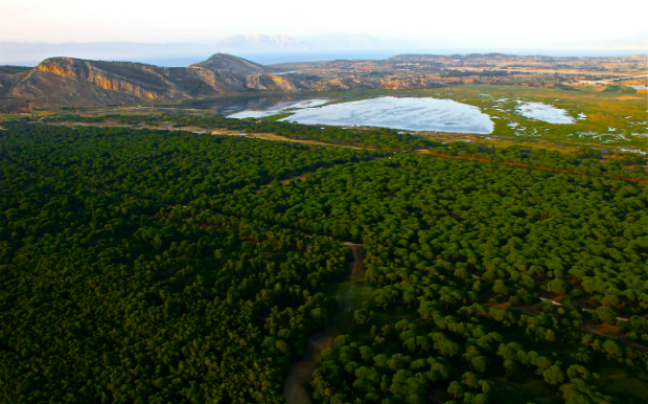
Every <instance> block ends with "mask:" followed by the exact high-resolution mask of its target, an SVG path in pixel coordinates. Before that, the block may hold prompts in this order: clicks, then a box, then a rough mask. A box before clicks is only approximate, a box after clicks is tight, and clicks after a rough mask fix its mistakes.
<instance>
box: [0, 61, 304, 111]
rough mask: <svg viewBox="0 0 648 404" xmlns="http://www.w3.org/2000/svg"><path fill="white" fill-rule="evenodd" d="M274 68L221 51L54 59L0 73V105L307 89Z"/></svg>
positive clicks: (166, 98) (83, 103)
mask: <svg viewBox="0 0 648 404" xmlns="http://www.w3.org/2000/svg"><path fill="white" fill-rule="evenodd" d="M273 70H274V69H272V68H269V67H266V66H262V65H258V64H256V63H252V62H250V61H247V60H244V59H240V58H237V57H235V56H232V55H225V54H216V55H214V56H212V57H210V58H209V59H208V60H207V61H205V62H202V63H198V64H195V65H192V66H189V67H186V68H185V67H172V68H169V67H158V66H153V65H146V64H141V63H129V62H103V61H90V60H83V59H73V58H66V57H57V58H50V59H46V60H44V61H43V62H41V63H40V64H39V65H38V66H36V67H35V68H33V69H29V68H13V69H12V68H9V67H7V68H6V69H3V70H2V71H0V98H1V99H0V105H1V106H2V107H3V108H4V109H7V108H11V107H16V106H30V107H33V108H56V107H96V106H106V105H126V104H136V103H139V102H147V101H148V102H150V101H178V100H184V99H193V98H205V97H213V96H218V95H224V94H233V93H237V92H241V91H244V90H248V89H257V90H273V91H295V90H298V89H300V88H304V87H305V85H304V84H303V83H301V82H299V80H297V79H295V78H293V79H290V78H286V77H283V76H275V75H272V74H267V73H270V72H271V71H273Z"/></svg>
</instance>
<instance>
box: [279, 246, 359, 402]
mask: <svg viewBox="0 0 648 404" xmlns="http://www.w3.org/2000/svg"><path fill="white" fill-rule="evenodd" d="M344 244H345V245H346V246H347V247H349V248H350V249H351V251H352V252H353V260H352V261H351V262H350V264H349V279H350V280H351V281H350V282H349V281H347V282H343V283H340V284H339V285H338V286H337V288H336V290H335V293H334V297H335V299H336V300H337V302H338V310H337V311H336V313H335V314H334V315H333V317H332V318H331V322H330V324H329V325H328V326H326V328H324V329H323V330H321V331H319V332H317V333H315V334H313V335H311V336H310V337H309V338H308V347H307V348H306V353H305V354H304V356H302V357H301V358H299V360H297V361H296V362H293V364H292V365H291V367H290V369H289V370H288V374H287V375H286V381H285V383H284V389H283V392H282V393H281V395H282V396H283V397H284V398H285V399H286V402H287V403H288V404H311V398H310V394H309V393H308V391H307V389H306V387H305V385H306V383H307V382H309V381H310V380H311V377H312V375H313V371H314V370H315V368H316V367H317V358H318V357H319V356H320V354H321V353H322V351H324V349H326V348H327V347H329V346H331V344H332V343H333V339H335V337H337V336H338V335H341V334H342V333H343V332H344V330H345V329H346V328H347V327H348V326H349V325H350V324H351V323H352V321H353V312H354V311H355V310H356V309H358V308H359V304H358V301H357V300H358V299H356V297H357V295H358V294H359V293H361V291H362V285H359V284H358V282H359V281H362V280H363V279H364V248H363V246H362V244H354V243H351V242H345V243H344Z"/></svg>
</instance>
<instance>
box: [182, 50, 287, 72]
mask: <svg viewBox="0 0 648 404" xmlns="http://www.w3.org/2000/svg"><path fill="white" fill-rule="evenodd" d="M191 66H194V67H204V68H205V69H209V70H212V71H215V72H229V73H240V74H261V73H272V72H276V71H277V70H276V69H274V68H272V67H268V66H263V65H260V64H257V63H254V62H250V61H249V60H245V59H243V58H239V57H236V56H232V55H229V54H225V53H217V54H215V55H212V56H211V57H210V58H209V59H207V60H205V61H204V62H200V63H194V64H193V65H191ZM191 66H190V67H191Z"/></svg>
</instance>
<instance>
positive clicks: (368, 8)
mask: <svg viewBox="0 0 648 404" xmlns="http://www.w3.org/2000/svg"><path fill="white" fill-rule="evenodd" d="M647 15H648V1H645V0H619V1H616V2H608V3H607V6H605V7H601V6H599V5H597V4H595V3H594V2H592V1H589V0H588V1H584V0H543V1H535V2H529V1H521V0H490V1H484V0H477V1H476V0H461V1H453V0H445V1H434V0H424V1H412V0H399V1H397V2H380V1H376V0H373V1H364V0H363V1H350V0H326V1H315V2H314V1H307V0H300V1H297V0H244V1H223V0H210V1H197V0H184V1H181V2H179V1H177V0H173V1H170V0H155V1H143V0H111V1H110V2H106V1H101V2H97V1H92V0H55V1H52V0H0V40H2V41H17V42H46V43H63V42H112V41H128V42H155V43H168V42H194V43H207V44H209V43H216V42H218V41H219V40H221V39H223V38H225V37H228V36H232V35H251V34H267V35H288V36H293V37H296V38H304V37H308V36H312V35H322V34H329V33H351V34H352V33H364V34H369V35H373V36H377V37H382V38H398V39H403V40H410V41H417V42H420V43H426V42H429V43H430V44H432V45H433V46H437V47H438V46H442V45H443V44H444V43H446V44H448V45H449V46H455V45H457V44H459V45H472V46H473V47H479V46H488V47H502V48H512V47H526V48H529V47H542V46H549V45H551V44H552V43H556V42H562V41H574V40H600V39H603V40H604V39H614V38H618V37H623V36H626V35H632V34H636V33H638V32H641V31H645V27H646V16H647Z"/></svg>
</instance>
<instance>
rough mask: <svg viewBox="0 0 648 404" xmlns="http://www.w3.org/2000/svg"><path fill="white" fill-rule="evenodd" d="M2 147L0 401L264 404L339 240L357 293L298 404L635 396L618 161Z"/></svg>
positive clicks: (169, 146) (338, 151)
mask: <svg viewBox="0 0 648 404" xmlns="http://www.w3.org/2000/svg"><path fill="white" fill-rule="evenodd" d="M187 119H189V118H187ZM214 119H220V118H214ZM238 122H243V123H242V125H248V126H250V125H275V126H272V131H274V132H276V133H280V134H283V135H285V136H288V135H290V136H289V137H299V136H304V137H308V136H310V137H312V138H318V139H330V141H331V142H333V141H342V140H345V139H336V138H335V136H337V135H335V133H337V132H335V130H334V129H330V133H329V132H328V131H329V129H325V130H324V131H322V130H321V129H315V128H301V130H300V126H298V125H292V126H291V125H290V124H283V123H282V124H279V123H263V122H261V123H254V122H248V121H238ZM184 124H187V123H183V125H184ZM194 124H195V123H194ZM5 128H6V129H7V130H4V131H0V168H1V169H0V192H1V194H2V198H0V212H1V214H0V373H1V375H0V401H2V402H25V403H41V402H50V403H96V402H101V403H205V402H213V403H241V404H244V403H252V402H256V403H282V402H284V399H283V398H282V397H281V389H282V385H283V382H284V377H285V374H286V372H287V370H288V368H289V366H290V363H291V361H293V360H296V359H297V358H299V357H300V356H301V355H302V354H303V352H304V349H305V346H306V340H307V336H308V335H310V334H311V333H313V332H315V331H316V330H318V329H321V328H322V327H323V326H324V325H325V324H326V323H327V322H328V321H329V319H330V318H331V314H332V313H333V312H334V311H336V310H340V308H339V307H337V306H336V302H335V299H334V298H333V297H332V294H331V293H329V291H330V290H331V285H333V284H335V283H337V282H340V281H342V280H344V279H345V277H346V276H348V263H349V261H350V254H351V253H350V251H349V249H348V248H347V247H345V246H344V244H343V242H345V241H352V242H356V243H362V244H363V245H364V254H365V260H364V266H365V275H364V279H363V280H360V281H361V282H364V283H366V284H367V285H369V286H370V288H371V291H372V293H371V296H369V297H368V298H365V299H364V302H363V307H362V308H360V309H358V310H356V311H355V313H354V315H353V318H354V324H350V325H349V327H347V331H345V333H344V334H343V335H339V336H338V337H337V338H335V340H334V342H333V344H332V345H331V346H330V347H329V348H327V349H326V350H324V352H323V353H322V355H321V356H320V357H319V359H318V360H319V364H320V366H319V367H318V368H317V369H316V370H315V373H314V375H313V378H312V383H311V384H310V386H309V389H310V391H311V392H312V397H313V400H314V402H316V403H331V404H333V403H340V404H341V403H380V404H400V403H411V404H417V403H427V402H444V403H448V404H449V403H488V402H490V403H504V402H505V403H522V404H523V403H530V402H534V403H563V402H564V403H569V404H572V403H574V404H576V403H579V404H580V403H597V404H598V403H644V402H646V401H648V355H647V354H646V351H648V348H647V347H648V271H647V268H648V209H647V207H648V206H647V204H648V187H646V185H645V184H644V183H641V182H636V181H634V182H633V181H627V180H623V179H622V178H624V177H627V176H629V175H630V174H632V176H634V177H635V178H643V177H642V174H640V173H636V172H631V171H629V170H627V169H625V168H623V167H622V165H623V163H624V162H622V161H611V162H609V163H606V164H607V165H606V164H600V163H599V159H600V156H599V155H597V152H595V151H592V150H582V151H581V152H579V153H577V154H574V155H569V156H563V155H560V154H557V153H550V152H529V151H525V150H521V149H519V148H509V149H501V150H500V149H498V150H495V149H486V148H483V147H481V146H476V145H468V146H466V145H462V144H452V145H439V144H434V143H432V142H429V141H426V140H422V139H421V138H417V137H408V136H405V137H403V136H400V137H399V136H396V135H395V134H391V133H386V132H385V133H382V134H381V130H377V131H376V133H375V134H373V135H371V136H374V137H375V139H376V140H375V141H372V142H373V143H374V144H373V146H379V147H373V148H372V150H354V149H345V148H336V147H321V146H307V145H301V144H294V143H290V144H289V143H281V142H271V141H264V140H259V139H250V138H239V137H228V136H211V135H197V134H192V133H188V132H172V131H162V130H146V129H143V130H134V129H125V128H92V127H88V128H78V129H74V130H73V129H69V128H64V127H53V126H46V125H35V124H31V123H24V122H23V123H21V122H18V123H8V124H6V125H5ZM282 128H284V129H282ZM254 130H255V131H257V130H259V128H255V129H254ZM268 130H269V129H268ZM282 130H283V131H284V132H281V131H282ZM309 131H312V132H309ZM315 131H319V132H317V135H315ZM289 132H290V133H289ZM329 135H330V136H329ZM341 136H342V135H341ZM344 136H348V137H353V136H360V134H357V133H353V132H344ZM381 136H382V137H381ZM345 141H346V142H348V143H352V144H360V143H359V142H360V140H359V139H355V140H354V139H346V140H345ZM421 142H422V143H421ZM421 147H426V148H428V149H432V148H437V149H436V150H438V151H439V152H443V153H441V154H446V155H449V156H451V155H470V156H475V157H480V158H483V159H484V160H488V161H498V159H504V160H500V161H512V162H515V161H525V162H528V163H529V165H530V166H540V167H552V168H555V169H556V170H555V171H551V170H542V169H536V168H533V167H516V166H508V165H501V164H491V163H489V162H488V161H464V160H461V159H447V158H441V157H435V156H431V155H424V154H420V153H414V152H413V151H414V150H415V149H418V148H421ZM394 152H396V153H395V154H394ZM453 153H454V154H453ZM506 159H508V160H506ZM626 163H627V162H626ZM575 168H577V169H575ZM559 169H560V170H565V171H566V172H563V171H558V170H559ZM615 177H617V178H615ZM286 179H293V180H292V181H290V182H285V181H284V182H283V183H282V182H281V180H286Z"/></svg>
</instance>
